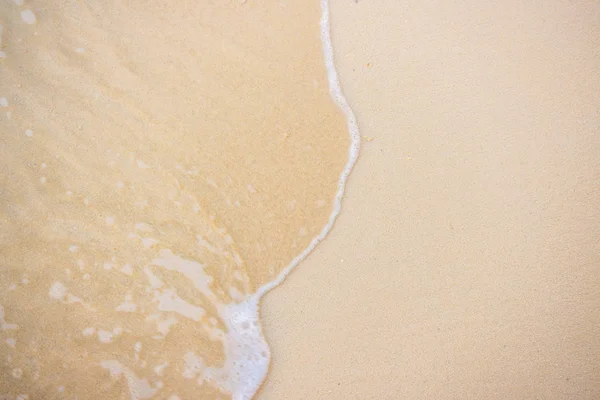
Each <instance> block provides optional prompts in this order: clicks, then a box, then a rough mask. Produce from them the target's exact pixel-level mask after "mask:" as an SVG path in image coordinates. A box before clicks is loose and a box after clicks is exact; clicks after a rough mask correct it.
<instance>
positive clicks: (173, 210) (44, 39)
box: [0, 0, 358, 400]
mask: <svg viewBox="0 0 600 400" xmlns="http://www.w3.org/2000/svg"><path fill="white" fill-rule="evenodd" d="M199 3H202V4H196V2H183V3H178V4H173V3H171V2H166V1H164V0H161V1H158V0H153V1H150V2H128V3H123V2H118V1H88V2H85V3H83V4H82V2H77V1H63V2H59V3H52V4H50V5H46V6H44V7H41V6H39V7H37V8H36V7H29V6H28V5H27V4H24V3H23V2H22V1H14V2H4V3H2V4H0V25H1V27H0V46H1V47H0V50H1V52H0V69H1V70H0V76H1V79H0V132H2V140H3V145H2V146H1V147H0V188H1V189H0V327H1V329H0V335H1V337H0V339H1V340H2V343H0V346H2V348H3V351H2V352H1V354H2V357H4V359H3V360H2V361H3V362H2V364H0V397H2V396H4V397H6V398H10V399H25V398H79V399H99V398H102V399H108V400H110V399H122V398H130V399H151V398H157V399H169V400H177V399H197V398H214V399H220V398H225V399H226V398H234V399H249V398H251V397H252V396H253V395H254V393H255V392H256V390H257V389H258V387H259V386H260V384H261V382H262V381H263V380H264V378H265V376H266V373H267V369H268V364H269V357H270V354H269V349H268V346H267V344H266V342H265V340H264V337H263V335H262V332H261V327H260V324H259V320H258V303H259V300H260V297H261V296H262V295H263V294H264V293H266V292H267V291H268V290H270V289H271V288H272V287H274V286H275V285H277V284H278V283H280V282H281V281H282V280H283V279H284V277H285V275H286V274H287V273H288V272H289V271H290V270H291V268H293V267H294V266H295V265H296V264H297V263H298V262H299V261H300V260H301V259H302V258H303V257H305V256H306V254H307V253H308V252H309V251H310V250H311V249H312V248H313V247H314V246H315V245H316V244H317V243H318V242H319V241H320V240H321V239H323V237H324V236H325V235H326V233H327V232H328V231H329V229H330V228H331V226H332V224H333V220H334V218H335V216H336V215H337V213H338V212H339V208H340V201H341V196H342V193H343V187H344V183H345V180H346V177H347V175H348V173H349V171H350V168H351V167H352V165H353V163H354V161H355V160H356V157H357V154H358V132H357V128H356V122H355V120H354V117H353V115H352V112H351V111H350V109H349V107H348V105H347V104H346V102H345V100H344V98H343V96H342V94H341V92H340V88H339V83H338V81H337V77H336V74H335V69H334V67H333V55H332V49H331V43H330V41H329V22H328V21H329V20H328V11H327V2H326V0H322V2H321V5H320V7H319V4H317V2H316V1H315V2H314V4H307V3H306V2H301V1H292V2H287V3H286V4H285V7H283V6H281V5H280V4H279V3H275V2H274V3H273V4H262V2H257V1H252V0H248V1H246V2H231V1H223V0H217V1H211V2H199ZM319 20H320V23H319ZM323 54H324V56H323ZM348 132H350V135H349V134H348ZM27 396H28V397H27Z"/></svg>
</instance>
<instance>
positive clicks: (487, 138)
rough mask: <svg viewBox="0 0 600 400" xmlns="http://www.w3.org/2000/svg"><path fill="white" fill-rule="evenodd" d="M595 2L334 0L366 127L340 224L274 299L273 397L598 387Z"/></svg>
mask: <svg viewBox="0 0 600 400" xmlns="http://www.w3.org/2000/svg"><path fill="white" fill-rule="evenodd" d="M599 16H600V4H599V3H598V2H596V1H575V2H570V1H556V0H552V1H528V2H521V1H509V2H490V1H483V2H482V1H472V0H466V1H443V2H434V1H412V0H409V1H402V2H398V1H384V0H377V1H365V0H359V1H358V2H355V1H351V0H332V1H331V18H332V21H331V23H332V39H333V47H334V52H335V61H336V67H337V70H338V72H339V75H340V80H341V83H342V89H343V90H344V92H345V95H346V97H347V99H348V101H349V103H350V105H351V106H352V107H353V109H354V111H355V113H356V116H357V118H358V121H359V126H360V129H361V134H362V135H363V136H365V140H364V141H363V144H362V148H361V155H360V158H359V161H358V163H357V165H356V167H355V170H354V172H353V174H352V176H351V179H350V181H349V183H348V186H347V194H346V197H345V199H344V203H343V207H342V213H341V215H340V217H339V219H338V220H337V223H336V225H335V227H334V229H333V231H332V232H331V234H330V235H329V237H328V238H327V239H326V240H325V241H324V242H323V243H321V245H319V246H318V247H317V249H316V250H315V251H314V252H313V253H312V254H311V255H310V256H309V258H308V259H307V260H306V261H305V262H303V263H302V264H301V265H300V266H299V268H298V269H297V270H296V271H295V272H294V273H292V274H291V275H290V276H289V278H288V279H287V280H286V281H285V282H284V284H283V285H281V286H280V287H279V288H277V289H276V290H274V291H272V292H271V293H269V294H268V295H267V296H266V298H265V299H264V302H263V306H262V318H263V321H264V327H265V334H266V336H267V340H268V342H269V344H270V346H271V349H272V355H273V360H272V363H271V371H270V374H269V377H268V380H267V382H266V384H265V385H264V387H263V389H262V391H261V392H260V395H259V396H258V398H259V399H261V400H276V399H277V400H279V399H590V400H592V399H598V398H600V324H599V321H600V311H599V310H600V240H599V238H600V210H599V208H598V205H599V204H600V183H599V182H600V130H599V126H600V114H599V113H600V111H599V110H600V70H599V69H600V54H599V48H600V24H599V23H598V21H599ZM371 139H372V140H371Z"/></svg>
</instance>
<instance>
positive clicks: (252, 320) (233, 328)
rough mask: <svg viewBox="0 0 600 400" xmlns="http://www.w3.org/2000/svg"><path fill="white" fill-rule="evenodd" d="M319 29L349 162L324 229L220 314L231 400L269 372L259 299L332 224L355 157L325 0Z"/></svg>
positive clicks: (353, 128) (354, 129) (355, 137)
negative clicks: (346, 139) (244, 324)
mask: <svg viewBox="0 0 600 400" xmlns="http://www.w3.org/2000/svg"><path fill="white" fill-rule="evenodd" d="M320 28H321V42H322V44H323V55H324V58H325V67H326V68H327V78H328V81H329V92H330V94H331V97H332V98H333V100H334V101H335V103H336V104H337V106H338V107H339V108H340V109H341V110H342V111H343V113H344V114H345V116H346V120H347V124H348V133H349V135H350V148H349V150H348V162H347V163H346V166H345V167H344V170H343V171H342V174H341V175H340V179H339V181H338V189H337V192H336V195H335V199H334V207H333V211H332V213H331V215H330V217H329V221H328V223H327V224H326V225H325V227H323V230H322V231H321V232H320V233H319V235H318V236H316V237H315V238H314V239H313V240H312V241H311V242H310V244H309V246H308V247H307V248H306V249H304V251H303V252H302V253H300V254H299V255H298V256H297V257H296V258H294V259H293V260H292V262H291V263H290V264H289V265H288V266H287V267H286V268H284V269H283V270H282V272H281V273H280V274H279V276H278V277H277V278H276V279H275V280H273V281H271V282H269V283H267V284H265V285H263V286H262V287H261V288H260V289H259V290H258V291H257V292H256V293H254V294H253V295H252V296H250V297H249V298H248V299H247V300H245V301H244V302H242V303H240V304H237V305H235V306H231V307H232V308H231V310H228V312H227V314H228V315H223V314H222V315H221V316H222V317H225V318H224V320H225V321H226V323H227V325H228V328H229V329H230V331H229V332H230V334H231V338H230V341H231V342H232V343H234V344H233V346H234V348H233V349H231V353H228V354H227V355H228V360H229V356H230V355H231V356H233V357H234V359H235V361H234V362H235V366H232V367H233V370H232V371H231V372H233V373H232V374H230V381H228V387H227V389H228V390H229V391H230V392H231V393H232V394H233V399H234V400H246V399H251V398H252V397H253V396H254V394H255V393H256V392H257V391H258V389H259V388H260V386H261V385H262V383H263V381H264V380H265V378H266V376H267V373H268V368H269V361H270V351H269V347H268V345H267V343H266V341H265V338H264V335H263V334H262V330H261V328H260V324H259V314H258V311H259V307H258V306H259V304H260V299H261V298H262V296H264V295H265V294H266V293H267V292H269V291H270V290H271V289H273V288H274V287H276V286H278V285H279V284H281V283H282V282H283V281H284V279H285V278H286V277H287V276H288V275H289V273H290V272H291V271H292V270H293V269H294V268H295V267H296V266H297V265H298V264H299V263H300V262H301V261H302V260H304V259H305V258H306V257H307V256H308V254H309V253H310V252H311V251H312V250H313V249H314V248H315V247H316V246H317V245H318V244H319V243H320V242H321V241H322V240H323V239H324V238H325V237H326V236H327V234H328V233H329V231H330V230H331V228H332V227H333V224H334V222H335V219H336V218H337V216H338V214H339V213H340V209H341V203H342V197H343V196H344V188H345V186H346V180H347V179H348V175H349V174H350V171H351V170H352V167H353V166H354V164H355V163H356V160H357V158H358V153H359V149H360V134H359V132H358V124H357V123H356V117H355V116H354V113H353V112H352V109H351V108H350V106H349V105H348V102H347V101H346V98H345V97H344V95H343V94H342V89H341V87H340V82H339V79H338V75H337V72H336V70H335V65H334V61H333V47H332V44H331V35H330V29H331V28H330V23H329V3H328V0H321V21H320ZM240 321H245V322H247V323H249V324H250V326H252V327H253V329H242V328H241V324H240ZM231 346H232V344H230V345H229V347H231Z"/></svg>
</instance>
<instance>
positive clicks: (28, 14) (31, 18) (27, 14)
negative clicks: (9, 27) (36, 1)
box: [21, 9, 37, 25]
mask: <svg viewBox="0 0 600 400" xmlns="http://www.w3.org/2000/svg"><path fill="white" fill-rule="evenodd" d="M21 19H22V20H23V22H25V23H26V24H29V25H33V24H35V23H36V22H37V18H36V17H35V14H34V13H33V11H31V10H30V9H26V10H23V11H21Z"/></svg>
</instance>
